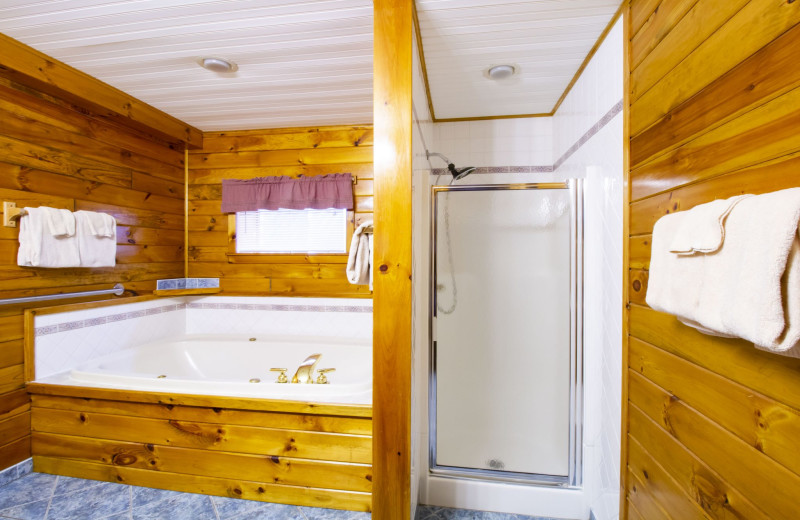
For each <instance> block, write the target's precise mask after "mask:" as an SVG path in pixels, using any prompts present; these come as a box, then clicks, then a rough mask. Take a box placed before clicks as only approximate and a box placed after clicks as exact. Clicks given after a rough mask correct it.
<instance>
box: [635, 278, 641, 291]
mask: <svg viewBox="0 0 800 520" xmlns="http://www.w3.org/2000/svg"><path fill="white" fill-rule="evenodd" d="M641 289H642V282H640V281H639V280H634V281H633V290H634V291H637V292H638V291H640V290H641Z"/></svg>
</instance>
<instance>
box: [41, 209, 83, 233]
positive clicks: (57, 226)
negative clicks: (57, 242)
mask: <svg viewBox="0 0 800 520" xmlns="http://www.w3.org/2000/svg"><path fill="white" fill-rule="evenodd" d="M39 210H40V211H42V212H43V214H44V219H45V222H46V223H47V229H48V230H49V232H50V234H51V235H52V236H54V237H72V236H75V214H74V213H72V212H71V211H70V210H68V209H58V208H49V207H47V206H40V207H39Z"/></svg>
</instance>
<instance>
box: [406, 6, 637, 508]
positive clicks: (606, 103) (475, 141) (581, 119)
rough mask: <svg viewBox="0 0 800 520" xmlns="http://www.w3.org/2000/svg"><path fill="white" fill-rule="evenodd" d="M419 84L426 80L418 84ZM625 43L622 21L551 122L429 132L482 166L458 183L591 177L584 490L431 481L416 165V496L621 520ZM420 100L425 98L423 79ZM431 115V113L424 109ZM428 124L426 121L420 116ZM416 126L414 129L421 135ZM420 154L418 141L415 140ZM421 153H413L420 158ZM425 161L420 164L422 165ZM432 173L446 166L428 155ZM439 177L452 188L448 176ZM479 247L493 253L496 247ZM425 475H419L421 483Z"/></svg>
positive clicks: (424, 185) (445, 148)
mask: <svg viewBox="0 0 800 520" xmlns="http://www.w3.org/2000/svg"><path fill="white" fill-rule="evenodd" d="M420 85H421V82H420ZM622 94H623V37H622V23H621V21H618V22H617V23H616V25H615V26H614V27H613V28H612V30H611V31H610V33H609V34H608V36H607V37H606V39H605V41H604V42H603V44H602V45H601V46H600V48H599V49H598V51H597V53H596V54H595V55H594V57H593V58H592V60H591V61H590V63H589V64H588V66H587V67H586V69H585V70H584V72H583V74H582V75H581V77H580V78H579V80H578V82H577V83H576V84H575V86H574V87H573V89H572V91H571V92H570V94H569V95H568V96H567V98H566V99H565V100H564V103H563V104H562V105H561V107H560V108H559V110H558V112H557V113H556V115H555V116H554V117H543V118H519V119H500V120H489V121H469V122H455V123H435V124H432V125H431V126H432V131H429V130H427V129H428V128H430V126H426V125H423V128H424V129H425V130H424V131H423V133H424V134H425V140H426V144H427V147H428V149H429V150H430V151H435V152H439V153H443V154H444V155H446V156H447V157H448V158H449V159H450V160H452V161H453V162H454V163H455V165H456V166H457V167H459V168H461V167H464V166H475V167H478V168H479V170H478V171H477V172H476V173H474V174H472V175H470V176H468V177H466V178H465V179H462V180H460V181H458V182H457V183H456V184H459V185H461V184H494V183H518V182H552V181H563V180H566V179H570V178H584V179H585V218H584V226H585V229H584V237H585V241H584V264H585V272H584V289H585V295H584V300H585V302H584V309H585V312H584V320H585V323H584V337H585V345H584V351H585V352H584V358H585V359H584V362H585V366H584V374H585V376H584V377H585V389H584V390H585V392H584V396H585V405H584V410H585V412H584V418H583V420H584V480H583V486H582V488H581V489H577V490H575V489H564V488H542V487H531V486H520V485H513V484H507V483H489V482H480V481H469V480H458V479H445V478H439V477H430V476H429V475H428V467H427V465H428V461H427V456H428V451H427V448H428V446H427V399H428V397H427V378H428V363H427V354H428V353H427V349H428V336H427V302H428V269H429V264H428V262H429V254H430V251H429V247H428V240H429V238H430V235H429V226H430V216H429V215H430V207H429V205H430V195H429V191H430V189H429V183H430V184H433V183H434V182H435V180H436V176H435V175H433V176H430V177H426V176H425V169H426V168H428V165H427V164H425V165H424V167H423V166H420V168H419V170H417V167H416V165H415V177H414V182H415V186H414V190H415V198H414V204H415V207H414V218H415V221H414V222H415V224H414V236H415V239H414V250H415V252H414V258H415V266H414V268H415V271H414V273H415V280H416V281H415V307H414V308H415V321H414V323H415V327H416V330H415V345H414V349H415V350H414V379H415V380H414V387H413V388H414V408H412V412H413V414H414V421H415V422H414V423H412V427H413V434H414V437H415V438H414V444H415V448H416V452H415V453H416V454H417V457H418V459H417V464H418V467H417V468H416V469H415V475H418V476H419V479H420V488H419V501H420V503H424V504H431V505H441V506H450V507H463V508H472V509H485V510H492V511H504V512H516V513H522V514H536V515H540V516H550V517H555V518H570V519H584V518H587V517H588V515H589V510H590V509H591V511H592V513H593V515H594V516H595V517H596V518H597V520H614V519H616V518H618V515H619V513H618V502H619V495H618V489H619V483H618V482H619V471H620V463H619V445H620V444H619V443H620V402H621V383H620V382H621V369H622V359H621V345H622V338H621V331H622V258H621V256H622V218H621V215H622V188H623V185H622V183H623V164H622V150H623V140H622V121H623V118H622V113H621V107H622V103H621V102H622ZM414 101H415V105H416V107H417V109H418V111H419V110H420V108H421V106H422V105H424V104H425V103H426V101H425V97H424V94H423V93H422V92H420V91H419V89H418V88H417V85H416V84H415V92H414ZM423 112H424V113H426V114H427V110H424V111H423ZM420 119H423V118H422V117H421V118H420ZM415 131H416V129H415ZM414 151H415V154H416V153H417V141H416V140H415V150H414ZM417 159H418V157H417V156H416V155H415V160H417ZM420 164H422V161H421V160H420ZM430 167H431V168H434V169H436V170H434V171H438V169H441V168H444V167H446V165H445V164H444V163H443V162H442V161H440V160H438V159H431V164H430ZM439 182H440V183H441V184H446V183H448V182H449V174H447V173H446V172H445V173H444V174H443V175H442V176H441V177H440V179H439ZM476 247H483V248H487V247H492V244H491V243H487V244H479V245H476ZM415 478H416V477H415Z"/></svg>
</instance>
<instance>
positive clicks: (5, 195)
mask: <svg viewBox="0 0 800 520" xmlns="http://www.w3.org/2000/svg"><path fill="white" fill-rule="evenodd" d="M56 66H57V65H56ZM183 177H184V165H183V144H171V143H168V142H165V141H161V140H159V139H157V138H154V137H151V136H149V135H147V134H146V133H144V132H142V131H140V130H137V129H132V128H130V127H127V126H125V125H124V124H122V123H121V122H120V121H119V119H116V120H114V119H109V118H106V117H103V116H99V115H97V114H94V113H92V112H90V111H87V110H85V109H82V108H78V107H76V106H75V105H74V104H72V103H69V102H65V101H63V100H61V99H58V98H55V97H52V96H50V95H49V94H45V93H42V92H40V91H38V90H35V89H32V88H30V87H26V86H23V85H21V84H18V83H15V82H13V81H11V80H9V79H5V78H2V77H0V199H2V200H5V201H13V202H16V203H17V206H40V205H46V206H53V207H58V208H66V209H70V210H81V209H83V210H91V211H102V212H106V213H110V214H112V215H114V217H115V218H116V219H117V222H118V225H119V226H118V228H117V266H116V267H114V268H98V269H87V268H70V269H39V268H28V267H26V268H22V267H18V266H17V265H16V256H17V250H18V246H19V243H18V233H19V231H18V229H17V228H6V227H0V298H13V297H18V296H29V295H38V294H51V293H63V292H73V291H84V290H94V289H107V288H110V287H111V286H113V285H114V284H115V283H119V282H121V283H123V284H124V285H125V287H126V289H128V290H129V291H135V292H138V293H145V292H150V291H152V290H153V289H154V288H155V285H156V283H155V282H156V280H157V279H159V278H173V277H180V276H183V272H184V267H183V262H182V260H183V255H184V250H183V247H184V246H183V213H184V207H183V206H184V201H183ZM129 294H130V293H129ZM76 301H80V300H76ZM62 302H63V300H62ZM36 305H39V306H43V305H52V304H51V303H50V304H48V303H42V304H25V305H15V306H3V307H0V468H5V467H8V466H10V465H13V464H15V463H17V462H20V461H22V460H24V459H26V458H28V457H29V456H30V411H29V410H30V402H29V398H28V394H27V393H26V391H25V390H24V388H23V385H24V378H23V373H24V372H23V369H24V367H23V346H22V345H23V316H22V314H23V308H25V307H28V308H29V307H33V306H36Z"/></svg>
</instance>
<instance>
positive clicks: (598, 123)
mask: <svg viewBox="0 0 800 520" xmlns="http://www.w3.org/2000/svg"><path fill="white" fill-rule="evenodd" d="M623 76H624V71H623V36H622V22H621V21H618V22H617V23H616V24H615V25H614V27H613V28H612V29H611V31H610V32H609V34H608V36H607V37H606V39H605V41H604V42H603V44H602V45H601V46H600V48H599V49H598V51H597V53H596V54H595V55H594V57H593V58H592V60H591V61H590V62H589V65H588V66H587V67H586V69H585V70H584V72H583V74H582V75H581V77H580V79H579V80H578V82H577V83H576V84H575V86H574V87H573V89H572V91H571V92H570V93H569V95H568V96H567V98H566V99H565V100H564V103H563V104H562V105H561V107H560V108H559V110H558V112H557V113H556V115H555V117H554V118H553V128H554V129H555V132H554V134H553V142H554V144H555V148H554V150H555V156H556V169H555V174H556V175H558V176H560V177H567V178H568V177H585V179H586V180H585V182H584V191H585V193H584V194H585V211H584V246H585V252H586V258H585V266H584V305H585V309H586V311H585V312H584V328H585V333H584V338H585V339H584V352H585V355H584V363H585V365H584V374H585V376H584V377H585V384H586V394H585V395H586V397H585V414H584V420H585V424H584V472H585V478H584V490H585V493H586V500H587V502H588V504H589V506H590V508H591V510H592V513H593V514H594V516H595V518H596V519H597V520H615V519H617V518H619V472H620V462H619V455H620V424H621V420H620V413H621V412H620V408H621V399H622V397H621V395H622V394H621V391H622V390H621V378H622V375H621V370H622V366H623V360H622V270H623V267H622V209H623V208H622V204H623V198H622V189H623V162H622V161H623V155H622V154H623V140H622V124H623V114H622V94H623ZM576 143H579V144H580V145H579V146H578V147H576V146H575V144H576ZM570 152H571V153H570Z"/></svg>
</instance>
